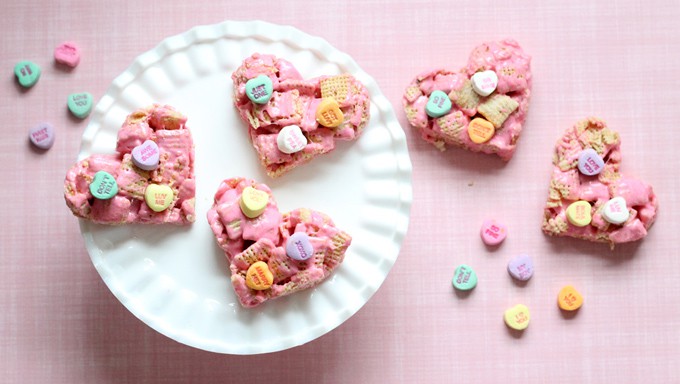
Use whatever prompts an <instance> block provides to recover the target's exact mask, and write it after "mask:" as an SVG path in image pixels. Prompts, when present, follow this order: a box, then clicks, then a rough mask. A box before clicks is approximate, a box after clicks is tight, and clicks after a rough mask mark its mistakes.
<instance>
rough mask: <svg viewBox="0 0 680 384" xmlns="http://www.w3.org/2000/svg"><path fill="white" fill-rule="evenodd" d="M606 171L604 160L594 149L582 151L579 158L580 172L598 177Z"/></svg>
mask: <svg viewBox="0 0 680 384" xmlns="http://www.w3.org/2000/svg"><path fill="white" fill-rule="evenodd" d="M603 169H604V160H602V157H600V155H599V154H598V153H597V152H596V151H595V150H594V149H592V148H587V149H584V150H583V151H581V153H580V154H579V156H578V170H579V171H581V173H582V174H584V175H586V176H595V175H598V174H599V173H600V172H602V170H603Z"/></svg>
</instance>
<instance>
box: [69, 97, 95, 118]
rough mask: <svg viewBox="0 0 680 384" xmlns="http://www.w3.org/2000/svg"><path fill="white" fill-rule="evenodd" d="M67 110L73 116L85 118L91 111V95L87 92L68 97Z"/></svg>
mask: <svg viewBox="0 0 680 384" xmlns="http://www.w3.org/2000/svg"><path fill="white" fill-rule="evenodd" d="M68 109H69V111H71V113H72V114H73V115H74V116H76V117H79V118H81V119H84V118H86V117H87V115H89V114H90V111H91V110H92V95H91V94H89V93H87V92H80V93H72V94H70V95H68Z"/></svg>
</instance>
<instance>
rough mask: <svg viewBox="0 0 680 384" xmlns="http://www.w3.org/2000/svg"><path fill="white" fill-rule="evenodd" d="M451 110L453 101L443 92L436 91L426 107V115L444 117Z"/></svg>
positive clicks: (431, 95)
mask: <svg viewBox="0 0 680 384" xmlns="http://www.w3.org/2000/svg"><path fill="white" fill-rule="evenodd" d="M450 110H451V99H449V95H447V94H446V93H444V92H442V91H434V92H432V93H431V94H430V98H429V99H428V100H427V104H426V105H425V113H427V115H428V116H430V117H442V116H444V115H446V114H447V113H449V111H450Z"/></svg>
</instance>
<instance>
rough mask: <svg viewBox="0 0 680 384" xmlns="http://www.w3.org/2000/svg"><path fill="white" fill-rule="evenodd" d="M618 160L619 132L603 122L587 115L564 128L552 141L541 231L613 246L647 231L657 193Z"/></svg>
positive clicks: (637, 238) (652, 215)
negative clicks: (628, 174)
mask: <svg viewBox="0 0 680 384" xmlns="http://www.w3.org/2000/svg"><path fill="white" fill-rule="evenodd" d="M584 159H585V160H584ZM589 159H590V160H592V161H589ZM621 160H622V154H621V140H620V138H619V134H618V133H617V132H615V131H614V130H612V129H609V128H608V127H607V125H606V124H605V122H604V121H602V120H600V119H596V118H589V119H585V120H583V121H580V122H578V123H576V124H575V125H574V126H573V127H571V128H569V129H567V131H566V132H565V133H564V135H563V136H562V137H561V138H560V139H559V140H558V141H557V145H556V146H555V155H554V157H553V172H552V177H551V179H550V191H549V194H548V202H547V203H546V205H545V209H544V214H543V232H545V233H546V234H548V235H552V236H571V237H576V238H579V239H584V240H590V241H595V242H603V243H609V245H610V246H611V247H612V248H613V247H614V245H615V244H618V243H626V242H631V241H636V240H640V239H642V238H643V237H645V236H647V231H648V230H649V228H650V227H651V226H652V224H654V220H655V219H656V213H657V209H658V203H657V199H656V195H655V194H654V190H653V189H652V187H651V186H650V185H649V184H647V183H645V182H643V181H640V180H638V179H634V178H631V177H626V176H624V175H623V174H621V173H620V172H619V166H620V162H621ZM583 164H589V165H590V167H585V166H582V165H583ZM596 166H597V167H598V168H601V169H600V170H599V172H597V173H595V172H594V170H595V167H596Z"/></svg>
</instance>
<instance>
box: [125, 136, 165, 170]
mask: <svg viewBox="0 0 680 384" xmlns="http://www.w3.org/2000/svg"><path fill="white" fill-rule="evenodd" d="M130 154H131V155H132V163H133V164H134V165H135V166H137V168H139V169H143V170H145V171H153V170H154V169H156V168H158V162H159V160H160V150H159V149H158V145H157V144H156V143H155V142H154V141H152V140H146V141H145V142H144V143H142V144H140V145H138V146H136V147H135V148H133V149H132V152H131V153H130Z"/></svg>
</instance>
